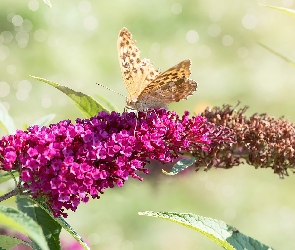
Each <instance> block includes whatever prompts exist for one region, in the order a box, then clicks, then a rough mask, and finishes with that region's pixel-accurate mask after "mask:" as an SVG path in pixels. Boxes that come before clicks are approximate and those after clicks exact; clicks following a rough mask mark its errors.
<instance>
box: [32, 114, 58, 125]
mask: <svg viewBox="0 0 295 250" xmlns="http://www.w3.org/2000/svg"><path fill="white" fill-rule="evenodd" d="M54 118H55V114H49V115H45V116H43V117H41V118H40V119H38V120H37V121H35V122H34V123H33V125H39V126H40V127H42V126H47V125H49V124H50V122H51V121H52V120H53V119H54Z"/></svg>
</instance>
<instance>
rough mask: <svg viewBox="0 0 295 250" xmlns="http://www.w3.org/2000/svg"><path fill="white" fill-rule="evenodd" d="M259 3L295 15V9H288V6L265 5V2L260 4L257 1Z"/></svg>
mask: <svg viewBox="0 0 295 250" xmlns="http://www.w3.org/2000/svg"><path fill="white" fill-rule="evenodd" d="M259 5H261V6H264V7H267V8H271V9H275V10H278V11H281V12H284V13H287V14H288V15H291V16H293V17H295V10H292V9H288V8H283V7H278V6H273V5H265V4H262V3H259Z"/></svg>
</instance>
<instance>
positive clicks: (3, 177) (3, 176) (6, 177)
mask: <svg viewBox="0 0 295 250" xmlns="http://www.w3.org/2000/svg"><path fill="white" fill-rule="evenodd" d="M13 175H14V177H18V176H19V172H17V171H15V170H13V171H10V172H4V174H1V175H0V184H1V183H4V182H6V181H9V180H10V179H12V178H13Z"/></svg>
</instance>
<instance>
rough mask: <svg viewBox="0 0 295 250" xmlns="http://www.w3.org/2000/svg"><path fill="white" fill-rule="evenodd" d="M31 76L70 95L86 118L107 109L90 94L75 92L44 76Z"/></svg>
mask: <svg viewBox="0 0 295 250" xmlns="http://www.w3.org/2000/svg"><path fill="white" fill-rule="evenodd" d="M31 77H32V78H34V79H36V80H38V81H40V82H45V83H47V84H49V85H51V86H53V87H55V88H56V89H58V90H60V91H62V92H63V93H64V94H66V95H67V96H68V97H70V98H71V99H72V100H73V101H74V102H75V104H76V106H77V107H78V108H79V109H80V111H81V112H82V113H83V115H84V116H85V117H87V118H90V117H92V116H95V115H97V113H98V112H100V111H107V112H108V110H107V109H105V108H104V107H103V106H102V105H101V104H99V103H98V102H97V101H95V100H94V99H93V98H92V97H91V96H89V95H85V94H83V93H82V92H76V91H74V90H72V89H70V88H68V87H66V86H63V85H60V84H58V83H55V82H52V81H49V80H46V79H44V78H40V77H36V76H31Z"/></svg>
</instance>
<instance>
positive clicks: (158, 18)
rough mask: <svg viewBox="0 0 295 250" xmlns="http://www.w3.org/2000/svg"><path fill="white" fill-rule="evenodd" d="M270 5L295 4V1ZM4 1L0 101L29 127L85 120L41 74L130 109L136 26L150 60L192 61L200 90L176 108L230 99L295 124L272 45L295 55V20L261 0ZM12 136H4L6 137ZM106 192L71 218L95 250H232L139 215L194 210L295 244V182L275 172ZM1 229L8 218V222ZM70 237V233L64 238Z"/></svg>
mask: <svg viewBox="0 0 295 250" xmlns="http://www.w3.org/2000/svg"><path fill="white" fill-rule="evenodd" d="M260 3H262V4H269V5H277V6H281V7H287V8H293V9H294V8H295V3H294V1H293V0H282V1H274V0H273V1H271V0H269V1H267V0H261V1H260ZM52 4H53V7H52V8H51V9H50V8H48V7H47V6H46V5H45V4H44V3H43V2H42V1H41V0H39V1H37V0H29V1H28V0H22V1H20V0H19V1H16V0H2V1H1V2H0V101H1V102H2V103H3V104H4V105H5V107H6V108H7V110H8V112H9V113H10V114H11V116H12V117H13V118H14V119H15V122H16V125H17V127H18V128H23V125H24V124H28V125H31V124H33V123H34V122H35V121H36V120H37V119H39V118H40V117H42V116H44V115H47V114H50V113H55V114H56V118H55V120H54V121H53V122H58V121H59V120H62V119H71V120H74V119H75V118H77V117H82V115H81V113H80V112H79V111H78V109H77V108H76V107H75V105H74V104H73V103H72V101H71V100H70V99H69V98H67V97H66V96H65V95H64V94H62V93H61V92H59V91H58V90H56V89H54V88H52V87H50V86H48V85H46V84H44V83H41V82H38V81H36V80H34V79H32V78H30V77H29V75H35V76H39V77H43V78H46V79H48V80H51V81H55V82H57V83H60V84H63V85H66V86H68V87H70V88H73V89H75V90H77V91H81V92H84V93H86V94H89V95H92V96H95V95H96V94H97V95H102V96H104V97H105V98H107V99H108V100H110V101H111V102H112V103H113V104H115V105H116V106H117V107H118V108H119V109H120V110H121V111H122V110H123V108H124V106H125V98H124V97H121V96H119V95H117V94H115V93H113V92H111V91H108V90H106V89H104V88H102V87H99V86H97V85H96V84H95V83H101V84H104V85H105V86H107V87H110V88H112V89H113V90H115V91H118V92H120V93H122V94H124V95H127V92H126V90H125V87H124V85H123V82H122V79H121V73H120V69H119V64H118V59H117V36H118V32H119V30H120V29H121V28H122V27H124V26H125V27H127V28H128V29H129V30H130V32H131V33H132V34H133V38H134V39H136V40H137V45H138V47H139V48H140V49H141V56H142V57H146V58H150V59H151V60H152V61H153V62H154V66H155V67H156V68H158V67H160V68H161V69H162V70H166V69H168V68H170V67H172V66H173V65H175V64H177V63H178V62H180V61H181V60H184V59H187V58H190V59H191V60H192V77H191V78H192V79H194V80H196V81H197V82H198V83H199V88H198V91H197V92H196V93H195V94H194V96H193V97H190V98H189V100H187V101H182V102H180V103H175V104H172V105H171V106H170V109H173V110H176V111H177V112H179V113H181V112H183V110H189V111H191V112H199V111H201V110H202V109H204V107H205V106H208V105H209V106H220V105H222V104H223V103H229V104H232V105H235V104H236V103H237V101H238V100H239V101H241V102H242V105H249V106H250V109H249V110H248V114H249V115H250V114H253V113H255V112H258V113H263V112H266V113H267V114H269V115H273V116H276V117H279V116H282V115H284V116H285V117H286V118H287V119H290V120H291V121H294V120H295V114H294V108H293V107H294V91H295V84H294V79H295V68H294V67H292V66H290V65H289V64H288V63H286V62H285V61H283V60H282V59H280V58H279V57H277V56H275V55H274V54H272V53H270V52H269V51H267V50H266V49H264V48H263V47H261V46H260V45H259V44H258V43H263V44H265V45H267V46H269V47H270V48H272V49H274V50H275V51H277V52H279V53H281V54H282V55H286V56H288V57H290V58H292V57H293V58H294V57H295V50H294V44H295V43H294V40H295V32H294V27H295V18H292V17H291V16H288V15H286V14H283V13H282V12H278V11H276V10H272V9H269V8H265V7H262V6H260V5H259V4H258V2H257V1H252V0H236V1H231V0H219V1H216V0H207V1H200V0H188V1H175V0H164V1H158V0H149V1H138V0H129V1H127V0H120V1H119V0H113V1H87V0H82V1H81V0H71V1H69V0H67V1H66V0H64V1H52ZM0 133H1V134H3V133H4V132H3V131H0ZM161 168H162V166H159V168H158V171H156V173H154V175H151V176H146V177H145V179H144V181H143V182H139V181H136V180H130V181H128V182H126V184H125V185H124V187H123V188H115V189H112V190H106V192H105V195H102V198H101V199H100V200H94V201H91V202H89V203H88V204H86V205H84V204H81V205H80V206H79V208H78V211H77V212H76V213H70V215H69V218H68V221H69V222H70V223H71V225H72V226H73V227H74V228H75V229H76V230H77V231H78V233H79V234H80V235H82V236H84V237H85V238H87V239H88V242H89V245H90V246H91V248H92V249H122V250H133V249H143V250H145V249H159V250H162V249H163V250H167V249H220V247H218V246H216V245H215V244H213V243H212V242H210V241H209V240H208V239H206V238H205V237H203V236H202V235H199V234H198V233H195V232H194V231H192V230H190V229H187V228H184V227H181V226H179V225H174V224H172V223H169V222H167V221H163V220H157V219H154V218H147V217H142V216H138V215H137V212H138V211H146V210H154V211H174V212H191V213H195V214H199V215H203V216H208V217H212V218H216V219H220V220H223V221H225V222H227V223H228V224H230V225H233V226H235V227H236V228H238V229H239V230H240V231H241V232H243V233H245V234H248V235H250V236H252V237H253V238H256V239H259V240H260V241H261V242H263V243H265V244H267V245H270V246H272V247H274V248H276V249H293V248H294V246H295V242H294V237H295V210H294V209H295V200H293V198H292V194H293V188H294V176H293V174H292V173H290V174H291V176H290V177H288V178H286V179H285V180H280V179H279V177H278V176H277V175H274V174H273V173H272V171H271V170H270V169H259V170H255V169H254V168H253V167H252V166H248V165H246V164H245V165H241V166H239V167H236V168H234V169H230V170H215V169H212V170H210V171H209V172H207V173H206V172H202V171H199V172H198V173H195V172H193V171H192V172H189V173H187V174H184V175H180V176H176V177H167V176H164V175H162V174H161ZM0 223H1V222H0ZM64 237H66V238H69V239H70V237H69V235H68V234H66V233H64Z"/></svg>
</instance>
